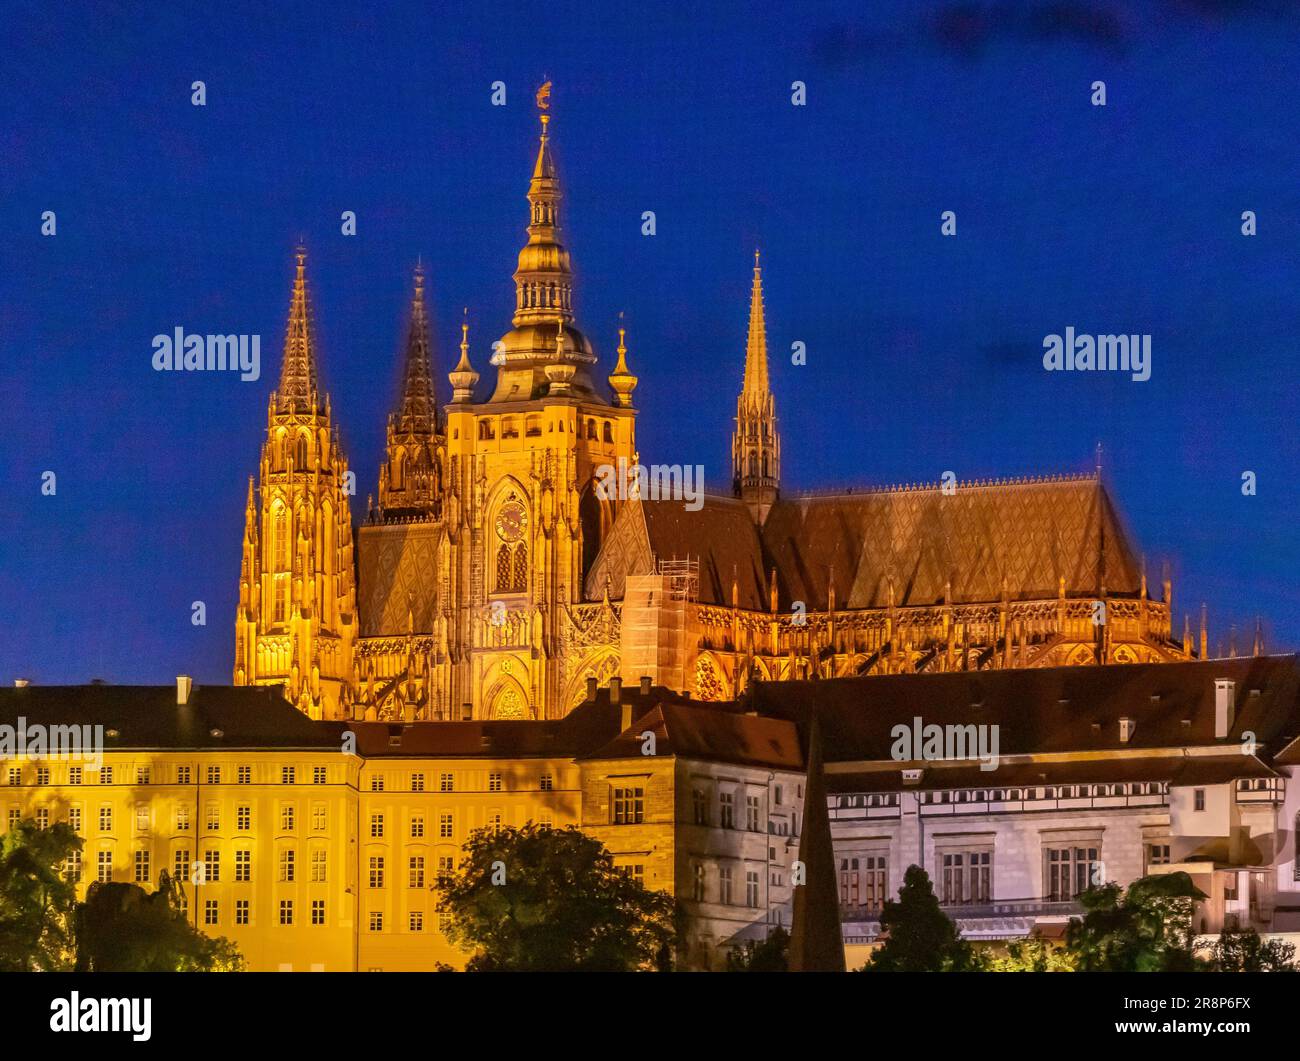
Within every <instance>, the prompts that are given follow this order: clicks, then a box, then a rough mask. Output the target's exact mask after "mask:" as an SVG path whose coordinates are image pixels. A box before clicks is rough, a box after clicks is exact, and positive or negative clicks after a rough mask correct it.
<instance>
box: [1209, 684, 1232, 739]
mask: <svg viewBox="0 0 1300 1061" xmlns="http://www.w3.org/2000/svg"><path fill="white" fill-rule="evenodd" d="M1236 707H1237V683H1236V682H1234V681H1233V680H1232V679H1231V678H1215V679H1214V736H1215V738H1216V739H1218V740H1223V738H1224V737H1226V736H1227V735H1228V731H1229V730H1231V729H1232V719H1233V713H1234V711H1235V709H1236Z"/></svg>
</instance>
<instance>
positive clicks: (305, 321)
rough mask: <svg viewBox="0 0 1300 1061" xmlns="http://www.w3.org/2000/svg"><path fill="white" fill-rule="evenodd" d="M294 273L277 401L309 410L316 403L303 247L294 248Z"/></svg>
mask: <svg viewBox="0 0 1300 1061" xmlns="http://www.w3.org/2000/svg"><path fill="white" fill-rule="evenodd" d="M295 257H296V258H297V262H298V265H297V270H298V271H297V275H296V276H295V277H294V281H293V295H292V296H291V298H290V300H289V326H288V329H287V331H286V332H285V337H284V361H283V362H282V363H281V365H280V387H279V390H278V391H277V392H276V396H277V404H278V405H279V408H280V409H281V410H283V411H287V410H289V409H296V410H300V411H310V410H311V408H312V407H313V406H315V405H316V404H317V396H316V391H317V381H316V350H315V345H314V344H313V342H312V336H311V307H310V306H309V305H308V302H307V248H306V247H304V246H303V245H302V244H301V243H300V244H298V248H297V250H296V251H295Z"/></svg>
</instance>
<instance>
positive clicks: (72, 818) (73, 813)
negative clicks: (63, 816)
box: [68, 807, 81, 833]
mask: <svg viewBox="0 0 1300 1061" xmlns="http://www.w3.org/2000/svg"><path fill="white" fill-rule="evenodd" d="M68 824H69V825H70V826H72V831H73V832H74V833H79V832H81V808H80V807H69V808H68Z"/></svg>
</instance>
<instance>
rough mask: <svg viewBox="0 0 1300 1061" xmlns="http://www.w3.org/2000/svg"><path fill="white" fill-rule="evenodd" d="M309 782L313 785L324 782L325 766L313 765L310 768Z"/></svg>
mask: <svg viewBox="0 0 1300 1061" xmlns="http://www.w3.org/2000/svg"><path fill="white" fill-rule="evenodd" d="M311 783H312V784H313V785H323V784H325V767H323V766H313V767H312V770H311Z"/></svg>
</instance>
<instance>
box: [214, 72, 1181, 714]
mask: <svg viewBox="0 0 1300 1061" xmlns="http://www.w3.org/2000/svg"><path fill="white" fill-rule="evenodd" d="M538 105H539V107H540V108H541V114H540V118H541V135H540V139H539V143H538V146H537V150H536V154H535V156H534V158H533V164H532V170H531V174H530V176H529V179H528V184H527V194H526V202H527V216H526V218H525V220H526V227H525V232H526V242H525V243H524V245H523V247H522V248H521V249H520V251H519V255H518V259H517V261H516V263H515V269H514V272H513V281H514V290H515V301H514V306H513V315H512V317H511V320H510V327H509V328H508V330H506V331H505V333H504V334H503V335H501V337H500V338H499V339H498V340H495V341H493V342H492V344H491V347H492V353H491V354H490V356H484V354H479V353H473V351H474V350H475V348H476V347H478V348H481V346H485V345H486V344H485V343H484V341H483V340H482V339H480V338H477V337H474V338H472V337H471V335H470V326H469V323H468V320H469V317H468V315H467V317H466V321H465V323H462V325H461V328H460V337H459V357H458V359H457V361H456V362H455V365H454V367H453V368H452V370H451V371H450V372H449V373H447V377H446V378H447V380H448V382H449V384H450V395H449V396H448V395H447V394H445V393H444V395H443V396H442V398H440V397H439V394H438V385H437V380H438V377H437V374H436V373H435V371H434V363H435V347H436V344H435V342H434V339H433V337H432V336H431V335H430V331H429V324H428V312H427V304H426V300H427V294H426V290H425V278H424V275H423V272H422V271H421V270H419V269H417V270H416V272H415V276H414V284H413V291H412V297H411V306H410V327H409V334H408V340H407V344H406V354H405V363H404V369H403V373H402V379H403V382H402V386H401V390H400V393H399V395H398V396H397V400H396V402H395V404H394V407H393V411H392V413H391V414H390V416H389V418H388V423H387V427H386V451H385V457H384V461H383V464H382V466H381V468H380V469H379V475H378V481H377V483H376V487H377V494H372V495H371V497H370V500H369V501H368V503H367V505H366V508H365V511H364V512H361V513H357V514H358V515H360V516H361V518H362V519H361V523H360V525H359V527H358V529H357V530H356V533H355V536H354V532H353V516H354V507H355V498H356V489H355V482H356V477H355V474H354V473H353V472H352V471H351V470H350V469H349V467H348V463H347V456H346V454H345V453H344V452H343V450H342V448H341V446H340V443H339V438H338V430H337V421H336V419H335V417H336V411H335V407H334V406H333V405H332V403H331V400H330V397H329V395H328V394H326V393H324V392H323V391H322V389H321V386H320V384H319V380H318V371H317V370H318V361H319V360H320V352H319V350H318V349H317V345H316V340H315V336H314V332H313V328H312V315H311V308H310V300H309V294H308V280H307V262H306V253H305V251H303V250H302V249H301V248H300V249H299V251H298V253H297V258H296V266H295V275H294V279H293V285H292V293H291V296H290V307H289V320H288V327H287V331H286V338H285V346H284V358H283V364H282V367H281V373H280V379H279V384H278V386H277V388H276V390H275V392H274V393H273V394H271V395H270V397H269V401H268V407H267V428H266V436H265V439H264V440H263V444H262V453H261V461H260V464H259V466H258V469H257V475H256V477H255V479H256V481H254V478H250V480H249V485H248V492H247V497H246V515H245V532H244V537H243V546H242V561H241V570H240V582H239V605H238V613H237V617H236V622H235V653H234V682H235V684H236V685H283V686H285V688H286V690H287V693H286V695H287V696H288V698H289V699H290V701H291V702H292V703H294V704H295V705H296V706H297V707H298V708H299V709H300V710H301V711H303V712H304V713H305V714H307V715H309V716H311V717H312V718H317V719H333V720H339V719H367V720H374V721H392V722H399V721H407V722H410V721H422V722H424V721H428V722H433V721H451V720H463V719H464V718H466V717H468V718H471V719H475V720H532V721H537V720H546V719H552V720H554V719H559V718H562V717H564V716H565V715H566V714H567V713H568V712H569V711H571V710H572V709H573V708H574V707H575V705H577V704H579V703H581V702H582V701H583V699H584V697H585V689H586V686H587V682H588V680H589V679H591V678H595V679H596V680H597V681H598V682H600V683H601V684H604V683H605V682H607V681H608V680H609V679H610V678H613V677H621V678H622V679H624V680H625V681H629V682H635V681H639V680H640V678H641V677H643V676H649V677H650V678H651V680H652V681H653V682H654V683H655V684H656V685H661V686H663V687H665V688H668V689H672V690H675V691H677V692H679V693H683V694H689V695H691V696H693V697H695V698H698V699H703V700H725V699H728V698H731V697H734V696H737V695H739V694H740V693H742V692H743V691H744V689H745V688H746V687H747V686H748V685H749V683H750V682H752V681H754V680H757V679H762V680H779V679H791V678H815V677H822V678H825V677H846V676H858V675H873V674H906V673H937V672H953V671H969V670H992V669H1007V668H1038V667H1047V666H1061V665H1077V664H1095V663H1112V662H1113V663H1140V662H1164V661H1177V660H1186V659H1190V658H1193V657H1194V656H1196V655H1198V654H1199V655H1200V656H1201V657H1202V658H1203V657H1204V656H1205V655H1206V636H1207V635H1206V631H1205V621H1204V616H1203V615H1202V621H1201V631H1200V645H1199V653H1198V652H1197V651H1196V647H1195V646H1194V645H1193V637H1192V632H1191V628H1190V625H1189V623H1188V622H1187V621H1186V620H1184V623H1183V625H1182V632H1181V637H1179V636H1176V634H1175V631H1174V625H1173V624H1174V616H1173V612H1172V585H1171V581H1170V579H1169V577H1168V576H1167V575H1166V576H1165V577H1164V578H1163V579H1162V581H1161V585H1160V592H1159V595H1158V596H1157V595H1156V594H1154V593H1152V592H1150V591H1149V587H1148V582H1147V574H1146V571H1145V565H1144V563H1143V562H1142V561H1141V560H1140V559H1139V557H1140V553H1138V552H1137V551H1136V550H1135V549H1134V547H1133V545H1132V542H1131V539H1130V537H1129V535H1128V534H1127V532H1126V531H1125V529H1124V527H1123V522H1122V520H1121V518H1120V515H1119V513H1118V510H1117V509H1116V507H1115V505H1114V504H1113V502H1112V499H1111V497H1110V495H1109V494H1108V492H1107V490H1106V488H1105V486H1104V483H1103V481H1102V478H1101V474H1100V469H1099V468H1098V470H1097V471H1096V472H1095V473H1089V474H1086V475H1074V476H1047V477H1042V478H1033V479H1017V480H1001V481H980V482H969V483H961V482H955V481H954V482H951V483H946V484H942V485H933V486H930V485H924V486H906V487H889V488H884V489H870V488H864V489H861V490H854V491H852V492H848V493H841V494H822V495H806V496H805V495H798V494H792V493H790V492H789V491H788V490H787V489H786V486H785V484H784V483H783V481H782V477H781V437H780V431H779V424H778V417H777V403H776V396H775V394H774V392H773V390H772V384H771V379H770V376H769V371H768V367H769V366H768V348H767V335H768V329H769V325H768V321H767V319H766V313H765V308H764V302H763V273H762V268H761V266H760V263H759V261H758V258H757V255H756V256H755V261H754V265H753V276H752V290H751V296H750V303H749V324H748V334H747V338H746V340H745V343H744V355H743V359H742V358H740V357H737V366H736V368H737V376H738V379H739V384H740V385H739V395H738V399H737V405H736V414H735V418H734V430H733V431H732V435H731V453H732V460H731V469H730V481H731V489H730V490H729V491H727V492H726V493H725V494H706V495H704V496H702V497H700V498H698V499H697V500H698V503H692V504H686V503H684V501H683V500H682V498H681V497H679V496H667V497H665V496H663V495H664V494H665V493H668V494H669V495H673V494H674V490H675V489H677V490H679V489H680V488H681V486H682V483H681V481H680V479H679V478H678V479H675V478H674V476H675V475H676V472H674V470H673V469H672V468H665V467H664V466H657V465H653V464H651V465H649V467H648V468H647V469H646V473H645V476H644V477H639V476H637V475H636V474H635V473H634V474H633V475H632V476H631V478H630V482H631V488H630V489H626V490H619V491H613V492H612V496H611V491H609V490H606V489H602V488H601V484H602V482H604V483H608V482H610V481H611V473H612V472H613V471H614V470H619V475H620V476H622V475H623V470H624V469H636V468H638V467H640V466H641V457H640V453H639V450H638V446H637V441H636V418H637V410H636V408H635V406H634V405H633V393H634V391H635V390H636V388H637V384H638V379H637V377H636V376H635V375H633V374H632V372H631V370H630V368H629V358H630V356H631V355H630V354H629V349H628V344H627V336H626V333H625V332H624V330H623V329H619V330H618V343H617V347H616V350H615V351H614V353H615V357H614V358H613V359H612V360H613V364H612V368H611V369H610V371H608V373H607V374H605V373H602V371H601V370H600V369H599V368H598V364H599V361H600V359H599V358H598V356H597V353H596V346H597V343H596V342H594V341H593V339H592V338H591V337H589V336H588V334H587V333H586V332H585V331H584V330H583V329H582V328H581V327H580V326H579V322H578V314H577V284H576V274H575V269H574V266H573V261H572V258H571V256H570V253H569V250H568V249H567V247H566V246H565V245H564V244H563V243H562V242H561V238H560V237H561V232H562V222H563V218H564V211H565V210H566V209H567V205H566V203H567V200H566V197H565V195H564V193H563V191H562V185H561V181H560V176H559V169H558V167H557V164H556V159H555V153H554V143H553V137H552V130H551V114H550V111H549V106H550V103H549V96H548V95H547V94H544V93H539V99H538ZM739 317H740V308H739V307H737V318H738V321H739ZM737 339H738V342H737V346H738V348H739V345H740V343H739V328H738V329H737ZM480 344H481V345H480ZM476 362H477V364H478V365H479V366H480V367H483V368H484V369H485V372H484V373H483V374H480V372H479V370H478V369H476V368H475V367H474V366H475V363H476ZM607 363H608V362H607ZM602 375H603V378H602Z"/></svg>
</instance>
